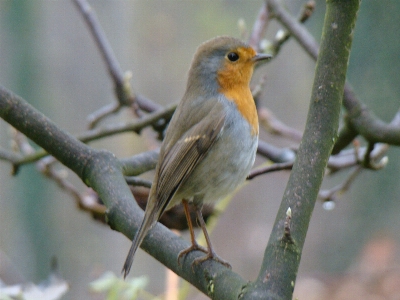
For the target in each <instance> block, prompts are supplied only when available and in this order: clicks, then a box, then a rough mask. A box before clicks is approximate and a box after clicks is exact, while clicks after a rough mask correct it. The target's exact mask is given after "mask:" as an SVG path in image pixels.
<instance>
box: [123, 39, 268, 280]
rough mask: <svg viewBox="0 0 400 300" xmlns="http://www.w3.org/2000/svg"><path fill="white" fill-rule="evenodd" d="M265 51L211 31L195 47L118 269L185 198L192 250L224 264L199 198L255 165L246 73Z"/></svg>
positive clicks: (254, 121) (254, 122)
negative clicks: (202, 241)
mask: <svg viewBox="0 0 400 300" xmlns="http://www.w3.org/2000/svg"><path fill="white" fill-rule="evenodd" d="M269 58H270V56H269V55H266V54H257V53H256V51H255V50H254V49H253V48H252V47H250V46H249V45H247V44H246V43H244V42H242V41H240V40H238V39H236V38H232V37H227V36H221V37H216V38H214V39H211V40H209V41H207V42H205V43H203V44H202V45H200V47H199V48H198V49H197V52H196V54H195V56H194V58H193V61H192V65H191V67H190V70H189V75H188V81H187V86H186V91H185V94H184V96H183V98H182V100H181V102H180V103H179V105H178V107H177V108H176V111H175V113H174V115H173V117H172V119H171V122H170V124H169V126H168V128H167V130H166V134H165V139H164V141H163V143H162V145H161V149H160V156H159V159H158V164H157V167H156V170H155V177H154V181H153V184H152V186H151V190H150V194H149V200H148V203H147V207H146V210H145V215H144V219H143V221H142V224H141V226H140V228H139V231H138V232H137V233H136V235H135V237H134V239H133V242H132V246H131V248H130V250H129V253H128V256H127V258H126V261H125V264H124V267H123V269H122V272H123V273H124V277H126V276H127V275H128V273H129V271H130V268H131V266H132V262H133V257H134V255H135V252H136V250H137V248H138V247H139V246H140V244H141V243H142V241H143V239H144V238H145V236H146V235H147V233H148V231H149V230H150V229H151V228H152V227H153V226H154V225H155V224H156V223H157V221H158V220H159V218H160V217H161V215H162V214H163V212H164V211H165V210H168V209H170V208H171V207H173V206H175V205H177V204H178V203H179V202H180V201H182V202H183V205H184V209H185V214H186V218H187V221H188V225H189V230H190V235H191V242H192V245H191V246H190V247H189V248H188V249H186V250H183V251H181V252H180V253H179V255H178V260H179V258H180V257H181V256H183V255H185V254H186V253H188V252H190V251H193V250H200V251H202V252H204V253H206V256H205V257H201V258H198V259H196V260H195V261H194V262H193V263H195V264H197V263H200V262H203V261H205V260H208V259H214V260H216V261H218V262H220V263H222V264H224V265H226V266H228V267H229V264H228V263H227V262H225V261H224V260H222V259H221V258H219V257H218V256H217V255H216V253H215V252H214V250H213V247H212V245H211V241H210V238H209V236H208V233H207V230H206V227H205V222H204V220H203V216H202V213H201V207H202V205H203V202H211V201H217V200H218V199H220V198H222V197H224V196H226V195H228V194H229V193H230V192H232V191H233V190H234V189H235V188H236V187H237V186H238V185H239V184H240V183H241V182H243V181H244V180H245V178H246V176H247V175H248V173H249V171H250V169H251V167H252V166H253V163H254V159H255V155H256V149H257V143H258V117H257V111H256V106H255V103H254V99H253V96H252V94H251V91H250V87H249V84H250V80H251V77H252V74H253V68H254V65H255V64H256V63H257V62H260V61H265V60H268V59H269ZM188 201H192V202H193V204H194V206H195V210H196V216H197V219H198V221H199V223H200V226H201V228H202V230H203V233H204V235H205V237H206V242H207V249H205V248H203V247H201V246H199V245H198V244H197V243H196V240H195V235H194V232H193V226H192V222H191V219H190V217H189V209H188Z"/></svg>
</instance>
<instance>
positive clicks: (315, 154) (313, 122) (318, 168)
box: [243, 0, 359, 299]
mask: <svg viewBox="0 0 400 300" xmlns="http://www.w3.org/2000/svg"><path fill="white" fill-rule="evenodd" d="M268 3H269V5H270V6H273V7H274V12H276V11H277V8H278V7H279V9H281V8H280V6H279V3H278V1H276V0H269V2H268ZM358 7H359V0H351V1H350V0H346V1H345V0H336V1H333V0H331V1H327V11H326V14H325V21H324V28H323V33H322V42H321V48H320V53H319V56H318V60H317V66H316V71H315V78H314V85H313V90H312V96H311V102H310V108H309V113H308V118H307V123H306V129H305V132H304V135H303V139H302V142H301V144H300V147H299V151H298V153H297V157H296V160H295V163H294V165H293V171H292V173H291V175H290V178H289V182H288V185H287V187H286V191H285V193H284V197H283V199H282V203H281V206H280V209H279V212H278V215H277V218H276V220H275V224H274V227H273V230H272V233H271V236H270V239H269V242H268V246H267V249H266V251H265V254H264V260H263V264H262V268H261V270H260V273H259V276H258V278H257V281H256V282H254V283H252V284H250V286H251V288H250V287H249V291H248V292H247V293H245V295H244V297H243V299H260V298H256V296H257V294H258V293H259V292H261V291H263V290H268V291H269V293H270V297H269V298H268V299H291V298H292V293H293V288H294V283H295V281H296V275H297V270H298V266H299V263H300V258H301V253H302V248H303V245H304V241H305V237H306V233H307V229H308V225H309V222H310V218H311V214H312V211H313V208H314V204H315V201H316V199H317V196H318V191H319V187H320V185H321V182H322V179H323V175H324V171H325V168H326V165H327V162H328V158H329V155H330V153H331V150H332V147H333V144H334V140H335V137H336V134H337V129H338V125H339V115H340V107H341V100H342V95H343V90H344V84H345V78H346V71H347V63H348V59H349V54H350V49H351V42H352V37H353V34H352V32H353V29H354V25H355V20H356V14H357V10H358ZM299 26H300V25H299ZM313 47H314V45H313ZM288 208H291V212H292V214H291V226H290V238H288V237H287V236H286V235H285V231H284V223H285V220H286V212H287V210H288ZM264 299H265V298H264Z"/></svg>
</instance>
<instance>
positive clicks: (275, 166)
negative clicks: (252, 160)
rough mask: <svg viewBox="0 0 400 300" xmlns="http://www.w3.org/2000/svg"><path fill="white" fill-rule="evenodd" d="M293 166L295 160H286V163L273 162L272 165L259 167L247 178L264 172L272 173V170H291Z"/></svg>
mask: <svg viewBox="0 0 400 300" xmlns="http://www.w3.org/2000/svg"><path fill="white" fill-rule="evenodd" d="M292 167H293V161H291V162H286V163H276V164H273V165H270V166H266V167H261V168H257V169H254V170H252V171H251V172H250V174H249V176H247V180H251V179H253V178H254V177H257V176H260V175H262V174H266V173H270V172H275V171H282V170H291V169H292Z"/></svg>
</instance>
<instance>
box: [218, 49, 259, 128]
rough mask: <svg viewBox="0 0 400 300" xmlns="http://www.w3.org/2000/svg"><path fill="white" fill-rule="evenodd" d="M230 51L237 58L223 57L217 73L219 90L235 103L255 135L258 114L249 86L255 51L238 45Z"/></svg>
mask: <svg viewBox="0 0 400 300" xmlns="http://www.w3.org/2000/svg"><path fill="white" fill-rule="evenodd" d="M231 52H234V53H236V54H237V55H238V56H239V59H237V60H236V61H230V60H229V58H228V57H227V56H226V57H225V62H224V66H223V68H222V69H221V70H220V71H219V72H218V75H217V80H218V83H219V86H220V90H219V92H220V93H221V94H223V95H225V97H226V98H227V99H229V100H231V101H233V102H235V103H236V105H237V108H238V110H239V112H240V113H241V114H242V116H243V117H244V118H245V119H246V120H247V121H248V122H249V124H250V125H251V128H252V130H251V134H252V135H257V134H258V116H257V110H256V105H255V103H254V99H253V96H252V94H251V91H250V87H249V84H250V80H251V76H252V75H253V68H254V60H253V57H254V56H255V55H256V52H255V51H254V49H253V48H251V47H248V48H245V47H240V48H237V49H235V50H233V51H231ZM231 52H229V53H231Z"/></svg>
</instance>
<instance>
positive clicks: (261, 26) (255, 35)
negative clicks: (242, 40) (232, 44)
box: [249, 1, 270, 52]
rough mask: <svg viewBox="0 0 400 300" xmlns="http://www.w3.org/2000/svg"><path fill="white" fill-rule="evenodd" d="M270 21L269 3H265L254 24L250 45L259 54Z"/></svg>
mask: <svg viewBox="0 0 400 300" xmlns="http://www.w3.org/2000/svg"><path fill="white" fill-rule="evenodd" d="M269 20H270V13H269V10H268V7H267V3H266V2H265V1H264V2H263V4H262V6H261V8H260V11H259V12H258V16H257V18H256V20H255V22H254V25H253V30H252V31H251V34H250V38H249V45H250V46H251V47H253V48H254V49H255V50H256V51H257V52H259V51H260V50H261V49H260V42H261V39H262V38H263V36H264V34H265V31H266V30H267V26H268V23H269Z"/></svg>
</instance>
